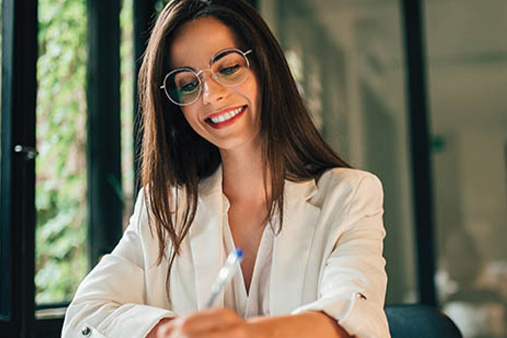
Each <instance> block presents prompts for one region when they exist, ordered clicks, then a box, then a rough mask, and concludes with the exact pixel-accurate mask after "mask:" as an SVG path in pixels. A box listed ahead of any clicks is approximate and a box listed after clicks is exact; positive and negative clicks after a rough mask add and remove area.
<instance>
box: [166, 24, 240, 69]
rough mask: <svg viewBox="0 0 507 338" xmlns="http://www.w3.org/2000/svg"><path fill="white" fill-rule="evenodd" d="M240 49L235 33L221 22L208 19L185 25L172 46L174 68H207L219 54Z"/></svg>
mask: <svg viewBox="0 0 507 338" xmlns="http://www.w3.org/2000/svg"><path fill="white" fill-rule="evenodd" d="M228 48H238V46H237V43H236V39H235V36H234V33H233V32H232V30H231V29H230V28H229V27H227V26H226V25H224V24H223V23H222V22H221V21H219V20H217V19H215V18H211V17H206V18H199V19H196V20H193V21H190V22H187V23H185V24H184V25H183V26H182V27H181V28H180V29H179V30H178V32H177V33H176V36H175V38H174V40H173V42H172V44H171V49H170V53H171V55H170V57H171V66H172V68H177V67H184V66H188V67H192V68H195V69H201V68H205V67H207V66H208V65H209V61H210V59H211V58H212V57H213V56H214V55H215V54H216V53H218V52H220V51H222V50H224V49H228Z"/></svg>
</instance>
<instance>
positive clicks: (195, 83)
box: [160, 49, 252, 106]
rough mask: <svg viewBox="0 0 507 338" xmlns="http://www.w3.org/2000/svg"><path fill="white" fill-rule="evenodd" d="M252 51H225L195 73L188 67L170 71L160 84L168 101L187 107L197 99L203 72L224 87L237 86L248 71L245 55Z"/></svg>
mask: <svg viewBox="0 0 507 338" xmlns="http://www.w3.org/2000/svg"><path fill="white" fill-rule="evenodd" d="M250 53H252V50H251V49H250V50H248V51H246V52H243V51H241V50H239V49H226V50H223V51H221V52H219V53H217V54H215V55H214V56H213V57H212V58H211V60H210V62H209V64H210V66H209V68H207V69H201V70H199V71H198V72H196V71H195V70H194V69H192V68H190V67H182V68H176V69H174V70H172V71H170V72H169V73H168V74H167V75H166V76H165V77H164V81H163V82H162V86H160V89H163V90H164V92H165V94H166V95H167V97H168V98H169V100H171V102H173V103H174V104H177V105H178V106H188V105H190V104H192V103H194V102H195V101H197V99H198V98H199V96H200V95H201V92H202V80H201V78H200V77H199V75H201V73H203V72H205V71H210V72H211V77H212V78H213V79H214V80H215V81H217V82H218V83H220V84H222V85H224V86H226V87H234V86H238V85H240V84H241V83H243V82H244V81H245V79H246V78H247V76H248V70H249V69H250V62H249V61H248V58H247V55H248V54H250Z"/></svg>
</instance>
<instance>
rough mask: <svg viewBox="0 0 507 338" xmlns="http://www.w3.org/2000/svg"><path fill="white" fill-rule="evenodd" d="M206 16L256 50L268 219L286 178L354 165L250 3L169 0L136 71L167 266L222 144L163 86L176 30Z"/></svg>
mask: <svg viewBox="0 0 507 338" xmlns="http://www.w3.org/2000/svg"><path fill="white" fill-rule="evenodd" d="M202 17H213V18H215V19H217V20H219V21H221V22H222V23H223V24H225V25H226V26H228V27H229V29H231V30H232V31H233V32H234V34H235V37H236V38H237V40H238V43H239V44H240V45H241V47H244V48H248V49H252V50H253V51H254V52H253V53H252V54H251V56H249V58H250V60H251V62H252V64H253V67H252V68H253V70H254V72H255V74H256V76H257V79H258V81H259V83H260V86H261V91H260V93H261V95H262V97H261V102H262V104H261V131H260V136H261V140H262V156H263V162H264V168H265V172H264V177H265V178H266V177H267V173H268V172H269V177H270V182H269V186H270V192H271V194H270V196H267V197H268V200H267V201H268V203H267V208H268V209H267V215H268V216H267V220H269V219H271V217H272V216H273V214H274V213H275V212H276V211H277V212H278V213H279V214H280V215H283V205H284V203H283V201H284V183H285V179H288V180H291V181H302V180H308V179H318V178H319V177H320V175H322V173H323V172H325V171H326V170H328V169H330V168H333V167H349V165H348V164H347V163H345V162H344V161H343V160H342V159H340V157H338V156H337V155H336V154H335V153H334V152H333V150H332V149H331V148H330V147H329V146H328V145H327V144H326V143H325V142H324V140H323V139H322V138H321V136H320V134H319V132H318V130H317V129H316V128H315V126H314V124H313V122H312V120H311V118H310V115H309V114H308V111H307V109H306V107H305V105H304V103H303V100H302V98H301V96H300V95H299V92H298V90H297V87H296V83H295V81H294V79H293V77H292V75H291V72H290V70H289V67H288V65H287V61H286V60H285V57H284V55H283V51H282V49H281V47H280V45H279V44H278V42H277V41H276V39H275V37H274V36H273V34H272V33H271V31H270V30H269V28H268V26H267V25H266V23H265V22H264V20H263V19H262V18H261V16H260V15H259V14H258V13H257V11H256V10H255V9H254V8H253V7H251V6H250V5H249V4H247V3H246V2H245V1H243V0H173V1H170V2H169V3H168V4H167V5H166V6H165V8H164V9H163V10H162V12H161V13H160V15H159V17H158V19H157V21H156V23H155V26H154V28H153V31H152V33H151V36H150V39H149V42H148V46H147V50H146V53H145V55H144V59H143V63H142V66H141V70H140V74H139V88H140V89H139V94H140V99H141V100H140V101H141V109H142V113H143V131H144V136H143V143H142V172H141V175H142V184H143V186H144V187H148V188H147V189H145V190H144V198H145V201H146V205H148V206H149V208H150V212H149V214H150V217H149V219H150V226H151V228H152V229H154V230H155V232H156V234H157V238H158V241H159V258H158V262H159V263H160V262H161V260H162V259H163V258H166V257H167V245H168V243H167V239H168V238H169V240H170V241H171V243H172V246H173V248H172V250H171V251H172V255H171V258H170V263H169V266H171V265H172V261H173V260H174V258H175V256H176V255H177V254H178V253H179V251H180V246H181V243H182V241H183V239H184V238H185V236H186V235H187V233H188V231H189V229H190V227H191V225H192V221H193V219H194V216H195V213H196V210H197V196H198V185H199V182H200V181H201V180H203V179H205V178H207V177H209V176H211V175H212V174H213V173H214V172H215V171H216V170H217V169H218V167H219V165H220V163H221V159H220V154H219V151H218V148H217V147H216V146H215V145H213V144H211V143H209V142H208V141H206V140H205V139H203V138H202V137H201V136H199V135H198V134H197V133H196V132H195V131H194V130H193V129H192V128H191V127H190V125H189V124H188V123H187V121H186V120H185V118H184V116H183V114H182V112H181V110H180V108H179V107H178V106H176V105H174V104H172V103H171V102H170V101H169V100H168V99H167V98H166V97H165V95H164V93H163V91H162V90H160V85H161V83H162V80H163V77H164V75H165V74H167V72H168V71H169V70H170V69H169V67H170V47H171V43H172V40H173V39H174V37H175V35H176V34H177V33H178V28H180V27H181V26H182V25H183V24H185V23H187V22H189V21H191V20H195V19H198V18H202ZM211 34H212V33H211ZM264 181H265V182H266V179H265V180H264ZM265 184H266V183H265ZM281 219H282V217H280V220H281ZM280 226H281V225H280ZM280 229H281V227H280Z"/></svg>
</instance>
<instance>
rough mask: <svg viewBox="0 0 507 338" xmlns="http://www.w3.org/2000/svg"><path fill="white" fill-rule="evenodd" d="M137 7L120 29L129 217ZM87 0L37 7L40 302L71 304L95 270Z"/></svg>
mask: <svg viewBox="0 0 507 338" xmlns="http://www.w3.org/2000/svg"><path fill="white" fill-rule="evenodd" d="M132 8H133V4H132V0H124V1H123V8H122V11H121V14H120V22H121V26H122V43H121V50H120V53H121V60H122V65H121V67H122V68H121V73H122V84H121V94H122V106H121V107H122V131H123V135H122V136H123V137H122V158H123V166H122V169H123V173H124V178H123V180H122V181H123V182H124V186H123V187H122V186H120V184H119V183H118V182H117V181H116V182H112V183H114V186H115V189H116V190H117V191H118V194H119V195H120V196H123V197H124V199H125V203H126V208H125V209H126V210H128V212H130V211H131V209H132V208H131V204H132V190H133V170H132V161H133V159H132V154H133V141H132V137H133V136H132V120H133V102H132V101H133V100H132V94H133V81H134V76H133V58H132V54H133V44H132V38H131V37H132V31H133V27H132V26H133V23H132ZM86 19H87V16H86V0H39V59H38V64H37V81H38V93H37V148H38V150H39V153H40V155H39V157H37V162H36V177H37V182H36V201H35V203H36V210H37V225H36V237H35V240H36V244H35V245H36V251H35V252H36V257H35V260H36V276H35V285H36V303H37V304H48V303H61V302H68V301H70V300H71V299H72V297H73V295H74V293H75V290H76V288H77V285H78V284H79V282H80V281H81V280H82V278H83V277H84V276H85V274H86V272H87V271H88V269H89V263H88V255H87V240H88V239H87V235H88V232H87V223H86V222H87V210H88V205H87V199H86V197H87V196H86V190H87V187H86V170H87V168H86V115H87V107H86V62H87V60H86V58H87V39H88V36H87V22H86Z"/></svg>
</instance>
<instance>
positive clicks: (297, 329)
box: [248, 311, 350, 338]
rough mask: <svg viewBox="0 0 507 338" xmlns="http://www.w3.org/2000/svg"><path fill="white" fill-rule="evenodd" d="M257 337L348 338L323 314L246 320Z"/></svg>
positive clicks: (334, 321)
mask: <svg viewBox="0 0 507 338" xmlns="http://www.w3.org/2000/svg"><path fill="white" fill-rule="evenodd" d="M248 325H249V326H251V330H252V331H253V332H254V335H253V336H256V337H257V336H258V337H266V338H268V337H269V338H271V337H276V338H284V337H322V338H327V337H329V338H345V337H350V335H348V334H347V332H346V331H345V330H344V329H343V328H341V327H340V326H339V325H338V324H337V323H336V320H335V319H333V318H331V317H329V316H328V315H326V314H325V313H323V312H316V311H315V312H313V311H312V312H305V313H301V314H298V315H290V316H275V317H258V318H253V319H250V320H248Z"/></svg>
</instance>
